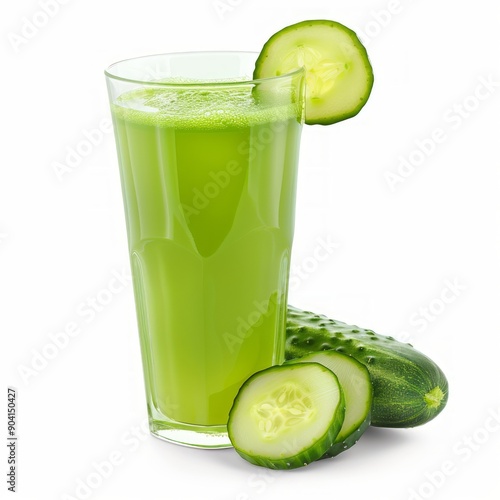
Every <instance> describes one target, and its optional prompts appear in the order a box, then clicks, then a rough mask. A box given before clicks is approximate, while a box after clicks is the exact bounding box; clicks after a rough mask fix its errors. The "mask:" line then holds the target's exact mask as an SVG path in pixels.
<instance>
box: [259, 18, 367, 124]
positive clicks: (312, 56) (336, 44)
mask: <svg viewBox="0 0 500 500" xmlns="http://www.w3.org/2000/svg"><path fill="white" fill-rule="evenodd" d="M302 66H304V67H305V69H306V105H305V122H306V123H307V124H309V125H313V124H321V125H330V124H332V123H336V122H339V121H341V120H346V119H347V118H351V117H352V116H354V115H357V114H358V113H359V111H360V110H361V108H362V107H363V106H364V105H365V104H366V101H367V100H368V97H369V96H370V92H371V90H372V87H373V70H372V66H371V64H370V60H369V59H368V54H367V53H366V49H365V47H364V46H363V44H362V43H361V42H360V40H359V38H358V37H357V35H356V33H354V31H352V30H350V29H349V28H347V27H346V26H344V25H342V24H340V23H337V22H335V21H326V20H312V21H303V22H301V23H297V24H292V25H291V26H288V27H286V28H283V29H282V30H281V31H278V33H276V34H274V35H273V36H272V37H271V38H270V39H269V40H268V41H267V42H266V44H265V45H264V47H263V48H262V51H261V53H260V55H259V57H258V59H257V61H256V63H255V71H254V78H255V79H259V78H269V77H273V76H279V75H282V74H285V73H289V72H291V71H293V70H295V69H297V68H300V67H302Z"/></svg>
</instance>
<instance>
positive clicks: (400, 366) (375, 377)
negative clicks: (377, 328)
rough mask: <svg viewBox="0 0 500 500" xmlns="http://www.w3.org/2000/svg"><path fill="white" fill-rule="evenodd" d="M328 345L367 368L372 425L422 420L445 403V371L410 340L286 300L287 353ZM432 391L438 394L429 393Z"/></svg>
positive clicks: (413, 424)
mask: <svg viewBox="0 0 500 500" xmlns="http://www.w3.org/2000/svg"><path fill="white" fill-rule="evenodd" d="M329 349H334V350H336V351H337V352H342V353H345V354H347V355H349V356H352V357H353V358H355V359H357V360H358V361H359V362H361V363H362V364H364V365H365V366H366V368H368V371H369V372H370V376H371V379H372V383H373V404H372V421H371V425H373V426H375V427H399V428H402V427H416V426H418V425H423V424H425V423H427V422H429V421H430V420H432V419H433V418H434V417H436V416H437V415H438V414H439V413H440V412H441V411H442V410H443V408H444V407H445V406H446V402H447V400H448V381H447V380H446V377H445V375H444V373H443V372H442V371H441V369H440V368H439V367H438V366H437V365H436V363H434V361H432V360H431V359H430V358H428V357H427V356H425V355H424V354H422V353H421V352H419V351H417V350H416V349H414V348H413V347H412V346H411V345H410V344H403V343H402V342H398V341H397V340H394V339H393V338H392V337H386V336H383V335H379V334H376V333H375V332H373V331H372V330H365V329H363V328H359V327H357V326H352V325H347V324H345V323H342V322H340V321H336V320H332V319H329V318H327V317H326V316H322V315H318V314H314V313H312V312H309V311H302V310H300V309H296V308H294V307H291V306H289V307H288V317H287V329H286V347H285V356H286V359H293V358H300V357H302V356H304V355H305V354H307V353H309V352H315V351H321V350H329ZM436 388H438V389H436ZM436 392H437V393H438V394H439V397H438V398H437V400H436V399H435V398H432V397H431V398H429V396H427V395H428V394H429V393H431V395H433V394H436ZM426 396H427V397H426Z"/></svg>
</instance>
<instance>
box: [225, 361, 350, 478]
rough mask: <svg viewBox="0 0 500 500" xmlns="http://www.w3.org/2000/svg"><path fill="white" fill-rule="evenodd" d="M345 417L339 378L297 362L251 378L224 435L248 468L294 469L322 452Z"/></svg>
mask: <svg viewBox="0 0 500 500" xmlns="http://www.w3.org/2000/svg"><path fill="white" fill-rule="evenodd" d="M344 415H345V401H344V394H343V392H342V388H341V386H340V383H339V381H338V378H337V377H336V376H335V375H334V374H333V373H332V372H331V371H330V370H329V369H328V368H325V367H324V366H322V365H320V364H318V363H296V364H290V365H281V366H273V367H271V368H267V369H265V370H262V371H260V372H257V373H255V374H254V375H252V376H251V377H250V378H249V379H248V380H247V381H246V382H245V383H244V384H243V385H242V386H241V388H240V390H239V392H238V394H237V395H236V398H235V400H234V403H233V406H232V408H231V411H230V412H229V420H228V424H227V430H228V435H229V439H230V440H231V443H232V445H233V446H234V448H235V450H236V451H237V452H238V453H239V454H240V455H241V456H242V457H243V458H244V459H245V460H248V461H249V462H250V463H252V464H255V465H260V466H262V467H268V468H271V469H295V468H297V467H302V466H304V465H307V464H309V463H311V462H313V461H314V460H317V459H318V458H320V457H322V456H323V455H324V454H325V453H326V451H327V450H328V449H329V448H330V447H331V446H332V444H333V443H334V442H335V438H336V437H337V434H338V433H339V431H340V429H341V427H342V423H343V421H344Z"/></svg>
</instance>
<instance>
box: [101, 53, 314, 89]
mask: <svg viewBox="0 0 500 500" xmlns="http://www.w3.org/2000/svg"><path fill="white" fill-rule="evenodd" d="M210 54H228V55H230V54H233V55H234V54H245V55H250V54H252V55H255V59H256V60H257V57H258V55H259V52H255V51H251V50H247V51H245V50H201V51H196V50H195V51H185V52H160V53H158V54H148V55H144V56H136V57H129V58H127V59H122V60H120V61H116V62H114V63H112V64H110V65H109V66H108V67H107V68H106V69H105V70H104V75H105V76H106V78H110V79H112V80H119V81H121V82H126V83H135V84H140V85H155V86H159V87H177V88H179V87H202V88H206V87H231V86H239V85H253V84H256V83H261V82H270V81H275V80H281V79H286V78H290V77H293V76H296V75H299V74H301V73H305V67H304V66H301V67H299V68H296V69H294V70H291V71H289V72H287V73H283V74H282V75H277V76H269V77H266V78H252V79H250V80H236V81H217V80H214V81H207V82H203V81H202V82H161V81H154V80H143V79H136V78H126V77H122V76H118V75H116V74H113V73H112V72H111V70H112V68H114V67H115V66H118V65H119V64H123V63H127V62H131V61H138V60H140V59H147V58H150V57H159V56H190V55H210Z"/></svg>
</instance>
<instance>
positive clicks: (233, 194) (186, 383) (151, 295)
mask: <svg viewBox="0 0 500 500" xmlns="http://www.w3.org/2000/svg"><path fill="white" fill-rule="evenodd" d="M267 101H268V102H266V99H262V100H261V101H259V99H257V98H256V96H255V95H253V94H252V89H251V88H250V87H249V88H246V87H243V88H238V89H236V88H228V89H224V88H223V89H219V90H217V91H215V90H210V89H208V90H207V91H206V92H201V91H200V90H192V91H190V90H186V89H184V90H176V89H175V88H161V87H158V88H148V89H140V90H135V91H132V92H128V93H126V94H123V95H122V96H120V97H119V98H118V99H117V100H115V102H114V103H113V104H112V113H113V119H114V125H115V135H116V142H117V148H118V155H119V161H120V172H121V180H122V188H123V196H124V205H125V212H126V220H127V230H128V240H129V249H130V258H131V266H132V273H133V281H134V293H135V300H136V308H137V315H138V323H139V333H140V339H141V350H142V357H143V366H144V373H145V380H146V392H147V399H148V408H149V414H150V418H152V420H153V421H156V422H176V423H181V424H190V425H194V426H218V425H225V424H226V422H227V418H228V412H229V409H230V408H231V405H232V402H233V399H234V397H235V395H236V393H237V391H238V389H239V387H240V386H241V384H242V383H243V382H244V381H245V380H246V379H247V378H248V377H249V376H250V375H252V374H253V373H255V372H256V371H258V370H261V369H263V368H266V367H268V366H271V365H273V364H278V363H281V362H282V361H283V359H284V326H285V312H286V298H287V283H288V272H289V264H290V252H291V245H292V237H293V224H294V215H293V214H294V205H295V184H296V170H297V160H298V150H299V140H300V131H301V121H302V120H301V114H302V109H300V106H299V105H298V104H296V103H295V104H294V103H286V102H283V103H281V104H280V100H279V99H274V100H272V99H271V100H269V99H268V100H267Z"/></svg>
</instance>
